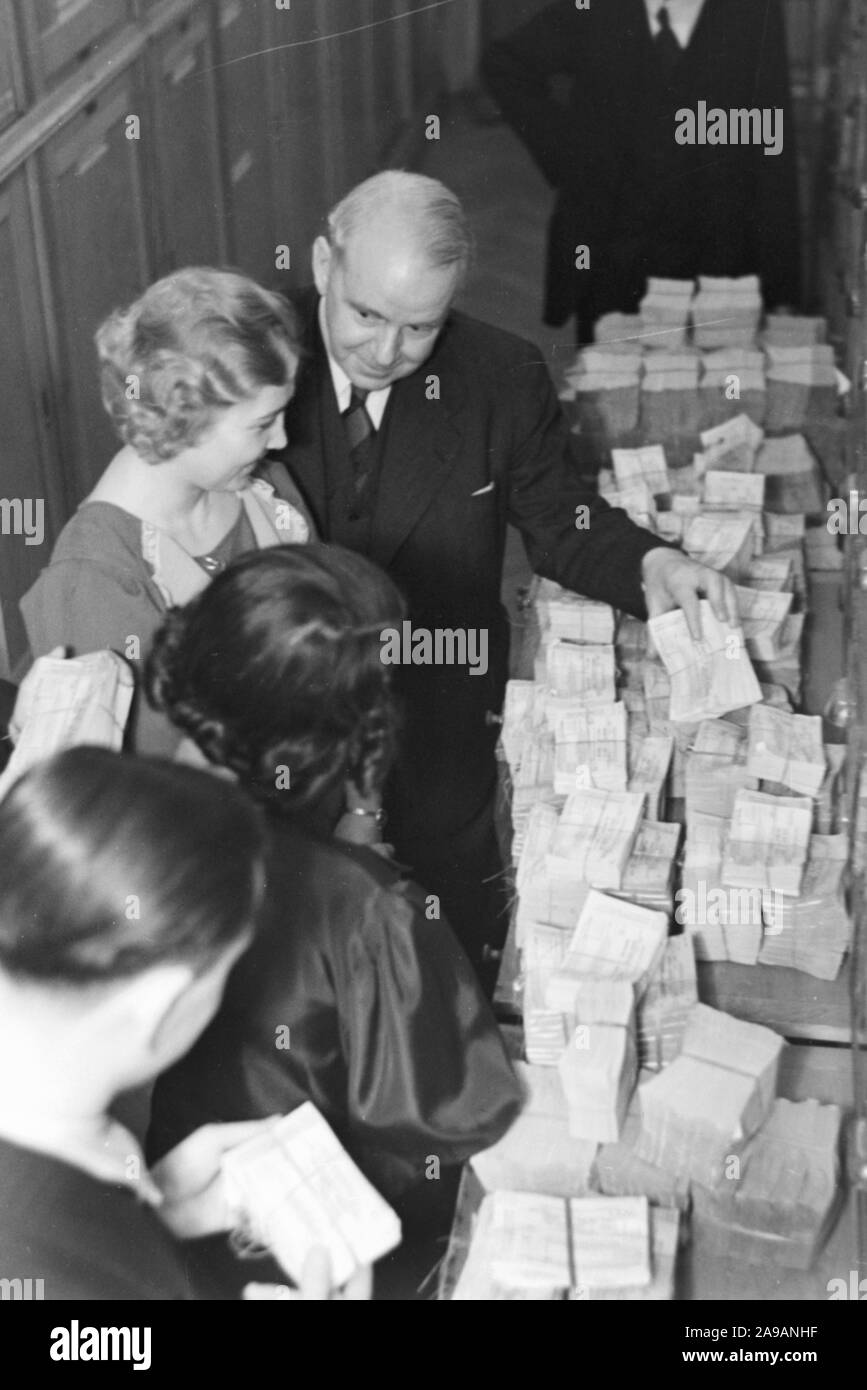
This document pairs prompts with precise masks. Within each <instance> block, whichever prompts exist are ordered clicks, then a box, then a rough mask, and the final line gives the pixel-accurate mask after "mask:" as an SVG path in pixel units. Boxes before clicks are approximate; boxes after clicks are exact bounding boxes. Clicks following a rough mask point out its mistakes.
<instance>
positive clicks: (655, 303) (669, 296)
mask: <svg viewBox="0 0 867 1390" xmlns="http://www.w3.org/2000/svg"><path fill="white" fill-rule="evenodd" d="M694 288H695V286H694V283H693V281H692V280H664V279H660V278H658V277H654V276H651V277H650V278H649V279H648V281H647V290H646V292H645V295H644V298H643V299H642V301H641V303H640V304H639V306H638V307H639V312H640V314H641V336H642V342H644V343H645V344H646V345H647V346H651V345H652V346H653V348H654V350H655V349H657V348H678V347H683V346H684V344H685V343H686V336H687V328H688V326H689V316H690V308H691V305H692V296H693V290H694Z"/></svg>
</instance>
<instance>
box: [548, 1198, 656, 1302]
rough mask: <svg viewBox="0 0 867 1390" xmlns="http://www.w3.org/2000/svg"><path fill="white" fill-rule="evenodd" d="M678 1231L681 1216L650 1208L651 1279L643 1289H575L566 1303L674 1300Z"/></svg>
mask: <svg viewBox="0 0 867 1390" xmlns="http://www.w3.org/2000/svg"><path fill="white" fill-rule="evenodd" d="M679 1231H680V1213H679V1212H677V1211H669V1210H667V1209H665V1208H663V1207H651V1208H650V1265H651V1280H650V1283H649V1284H646V1285H645V1286H644V1287H643V1288H631V1289H594V1288H587V1289H574V1290H573V1291H572V1293H570V1295H569V1302H577V1301H579V1300H581V1301H583V1300H590V1301H592V1302H612V1301H616V1302H628V1303H662V1302H667V1301H670V1300H671V1299H673V1298H674V1271H675V1264H676V1262H677V1249H678V1242H679Z"/></svg>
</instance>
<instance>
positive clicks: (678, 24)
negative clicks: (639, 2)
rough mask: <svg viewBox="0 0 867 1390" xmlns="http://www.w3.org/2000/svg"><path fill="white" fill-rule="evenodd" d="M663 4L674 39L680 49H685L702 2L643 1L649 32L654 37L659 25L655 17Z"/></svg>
mask: <svg viewBox="0 0 867 1390" xmlns="http://www.w3.org/2000/svg"><path fill="white" fill-rule="evenodd" d="M663 4H664V5H665V6H666V8H667V10H668V17H669V19H670V20H671V28H672V32H673V33H674V36H675V38H676V39H677V41H678V43H679V44H680V46H681V48H686V46H687V44H688V43H689V41H690V39H691V38H692V35H693V30H694V29H695V26H696V24H697V23H698V17H699V15H700V14H701V11H702V7H703V5H704V0H644V7H645V9H646V10H647V18H648V19H649V21H650V32H651V34H653V35H654V36H656V35H657V34H658V33H659V29H660V25H659V21H658V20H657V18H656V16H657V13H658V12H659V10H661V9H662V7H663Z"/></svg>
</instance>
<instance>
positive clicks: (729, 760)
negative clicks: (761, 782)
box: [686, 705, 758, 826]
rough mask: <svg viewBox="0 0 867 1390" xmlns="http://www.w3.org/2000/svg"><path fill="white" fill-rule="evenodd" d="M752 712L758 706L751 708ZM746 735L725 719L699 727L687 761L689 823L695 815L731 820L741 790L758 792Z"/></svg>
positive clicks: (714, 720)
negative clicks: (737, 794)
mask: <svg viewBox="0 0 867 1390" xmlns="http://www.w3.org/2000/svg"><path fill="white" fill-rule="evenodd" d="M750 708H751V709H756V708H757V706H755V705H751V706H750ZM746 758H747V737H746V731H745V730H743V729H740V728H739V727H738V725H737V724H734V723H731V722H730V721H728V720H724V719H705V720H703V721H702V722H701V724H699V726H698V731H697V733H696V736H695V738H694V739H693V743H692V747H691V748H690V750H689V752H688V754H687V759H686V821H687V825H689V826H691V825H692V823H693V819H694V817H695V815H696V814H697V813H698V814H704V815H708V816H713V817H725V818H728V817H730V816H731V814H732V811H733V810H734V804H735V794H736V792H738V791H739V790H740V789H741V788H742V787H748V788H749V789H750V790H751V791H755V790H757V788H758V782H757V780H756V778H755V777H753V776H751V775H750V773H749V772H748V771H747V766H746Z"/></svg>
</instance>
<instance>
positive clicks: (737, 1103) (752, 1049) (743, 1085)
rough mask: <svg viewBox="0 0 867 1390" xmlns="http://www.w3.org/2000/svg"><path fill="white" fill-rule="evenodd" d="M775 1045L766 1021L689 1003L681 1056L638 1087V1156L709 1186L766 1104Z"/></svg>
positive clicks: (778, 1044)
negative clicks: (744, 1019) (747, 1020)
mask: <svg viewBox="0 0 867 1390" xmlns="http://www.w3.org/2000/svg"><path fill="white" fill-rule="evenodd" d="M782 1046H783V1039H782V1038H781V1037H779V1036H778V1034H776V1033H773V1032H772V1031H771V1030H770V1028H763V1027H762V1026H761V1025H759V1024H756V1023H744V1022H742V1021H741V1020H740V1019H736V1018H732V1017H731V1016H730V1015H729V1014H724V1013H720V1012H718V1010H716V1009H709V1008H708V1007H707V1006H706V1005H705V1004H696V1006H695V1008H694V1009H693V1011H692V1013H691V1014H690V1017H689V1020H688V1022H687V1026H686V1030H685V1033H684V1039H683V1050H682V1052H681V1054H680V1056H679V1057H676V1058H675V1059H674V1061H673V1062H672V1063H671V1065H670V1066H668V1067H666V1068H665V1069H664V1070H663V1071H661V1072H660V1073H659V1074H658V1075H657V1076H654V1077H653V1079H652V1080H651V1081H648V1082H646V1083H645V1084H643V1085H641V1086H640V1087H639V1088H638V1095H639V1101H640V1105H641V1130H640V1133H639V1135H638V1139H637V1141H636V1146H635V1147H636V1152H637V1153H638V1155H639V1157H640V1158H644V1159H646V1160H647V1161H648V1162H649V1163H653V1164H656V1165H658V1166H660V1167H663V1168H666V1169H667V1170H668V1171H669V1172H670V1173H672V1174H677V1175H678V1176H681V1177H685V1178H689V1179H690V1180H691V1181H693V1182H700V1183H705V1184H707V1185H708V1186H713V1185H714V1183H716V1182H717V1181H718V1179H719V1178H720V1177H721V1176H722V1174H723V1171H724V1166H725V1162H726V1159H727V1157H728V1156H729V1155H730V1154H731V1151H732V1145H733V1144H737V1143H739V1142H740V1141H742V1140H744V1139H747V1138H749V1136H750V1135H751V1134H754V1133H755V1131H756V1130H757V1129H758V1128H759V1126H760V1125H761V1124H762V1123H763V1122H764V1120H765V1118H766V1117H767V1115H768V1114H769V1112H770V1110H771V1106H772V1105H773V1099H774V1095H775V1093H776V1083H777V1067H778V1065H779V1057H780V1051H781V1049H782Z"/></svg>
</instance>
